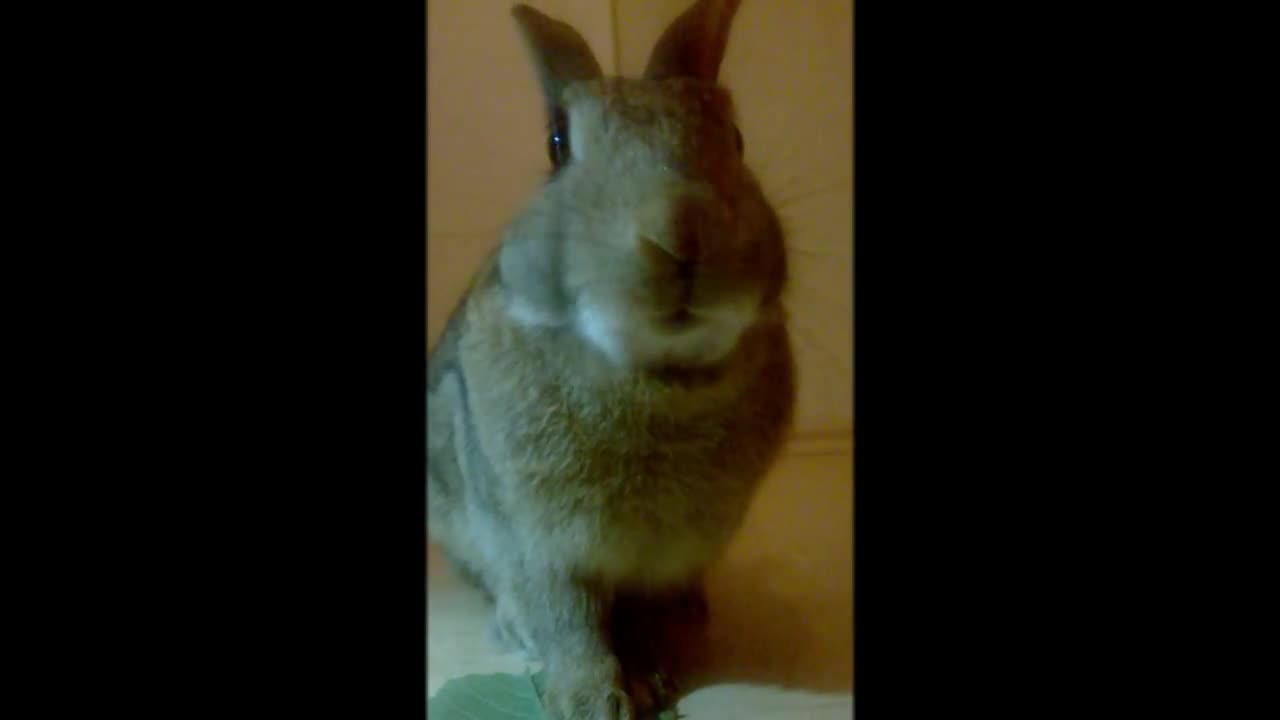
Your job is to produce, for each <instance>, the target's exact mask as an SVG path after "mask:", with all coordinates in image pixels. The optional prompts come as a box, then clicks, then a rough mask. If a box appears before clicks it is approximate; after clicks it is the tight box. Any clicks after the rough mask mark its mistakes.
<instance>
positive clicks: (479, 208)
mask: <svg viewBox="0 0 1280 720" xmlns="http://www.w3.org/2000/svg"><path fill="white" fill-rule="evenodd" d="M687 1H688V0H612V2H610V1H609V0H542V1H540V2H531V3H530V4H532V5H534V6H535V7H537V8H539V9H540V10H542V11H544V12H546V13H548V14H550V15H553V16H556V17H559V18H561V19H563V20H566V21H567V22H569V23H570V24H572V25H574V26H575V27H576V28H578V30H579V31H581V32H582V33H583V35H584V36H585V37H586V38H587V40H588V42H590V43H591V46H592V48H593V49H594V50H595V52H596V56H597V57H598V58H599V60H600V63H601V65H602V66H604V68H605V71H606V72H610V73H612V72H617V71H618V64H619V63H620V65H621V71H622V72H623V73H624V74H634V73H637V72H639V71H640V70H641V69H642V68H643V66H644V63H645V60H646V57H647V53H648V51H649V48H650V47H651V46H652V44H653V42H654V40H656V39H657V36H658V33H659V32H660V31H661V29H662V28H663V27H664V26H665V24H666V23H667V22H669V21H670V20H671V19H672V18H673V17H675V16H676V15H677V14H678V13H679V12H680V11H681V10H682V9H683V8H684V7H686V3H687ZM511 4H512V3H511V2H509V1H508V0H429V1H428V2H427V21H428V26H427V60H428V66H427V81H428V93H427V130H428V134H427V152H428V162H427V204H428V208H429V213H428V218H427V261H428V274H427V294H428V312H427V333H428V341H429V342H431V343H434V342H435V338H436V337H437V336H438V334H439V332H440V330H441V329H442V328H443V327H444V322H445V320H446V318H447V317H448V313H449V311H450V310H451V309H452V307H453V305H454V303H455V302H456V301H457V298H458V296H459V294H460V293H461V291H462V288H463V286H464V285H465V283H466V281H467V279H468V277H469V276H470V274H471V272H472V271H473V270H474V269H475V267H476V265H477V264H478V262H479V260H480V258H481V257H482V256H483V255H484V254H485V253H486V252H488V251H489V250H490V249H491V248H492V247H494V245H496V243H497V241H498V238H499V236H500V233H501V229H502V227H503V226H504V225H505V223H506V222H507V221H508V220H509V219H510V218H511V217H512V216H513V215H514V214H515V213H517V212H518V211H519V210H520V208H521V207H522V206H523V205H524V203H526V202H527V201H528V199H529V198H530V196H531V195H532V194H533V193H534V191H535V190H536V188H537V186H538V184H539V183H540V182H541V179H542V177H543V176H544V174H545V172H546V159H545V143H546V140H545V138H544V137H543V126H544V120H543V118H542V116H541V111H542V109H541V105H540V103H539V99H538V95H537V86H536V82H535V79H534V75H533V69H532V66H531V65H530V64H529V61H528V59H527V58H526V56H525V54H524V48H523V46H522V45H521V44H520V41H519V38H518V36H517V35H516V31H515V26H514V23H513V21H512V20H511V17H510V7H511ZM852 14H853V8H852V1H851V0H786V1H784V0H744V2H743V5H742V9H741V11H740V12H739V15H738V18H737V21H736V23H735V26H734V31H733V35H732V37H731V40H730V43H729V50H728V55H727V57H726V58H725V61H724V65H723V69H722V71H721V79H722V81H723V82H724V84H725V85H727V86H728V87H729V88H730V89H731V90H733V91H734V94H735V97H736V99H737V103H738V107H739V113H740V115H741V123H740V125H741V127H742V132H743V136H744V137H745V139H746V143H747V158H748V161H749V162H750V163H751V165H752V166H753V167H754V168H755V169H756V171H757V173H758V174H759V175H760V178H761V182H762V183H763V184H764V186H765V188H766V191H768V192H769V195H770V197H771V198H772V199H773V201H774V203H775V205H776V206H777V207H778V211H779V213H780V214H781V215H782V218H783V222H784V225H785V227H786V228H787V230H788V233H789V243H790V247H791V263H792V288H791V291H790V296H789V299H788V306H789V308H790V310H791V313H792V330H793V336H794V339H795V345H796V354H797V356H798V360H799V363H800V372H801V376H800V378H801V397H800V406H799V416H798V418H797V425H798V426H797V432H798V433H801V434H826V433H829V432H832V431H843V430H849V429H851V428H852V422H853V421H852V417H853V409H852V402H851V401H852V370H853V353H852V351H853V348H852V336H851V332H852V281H853V257H852V256H853V253H852V237H853V235H852V233H853V229H852V228H853V196H852V187H853V183H852V172H853V136H852V123H853V96H852V89H853V37H852V33H853V20H852ZM615 29H616V32H615ZM615 41H616V43H617V44H616V47H615Z"/></svg>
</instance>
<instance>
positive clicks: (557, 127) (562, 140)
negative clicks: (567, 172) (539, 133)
mask: <svg viewBox="0 0 1280 720" xmlns="http://www.w3.org/2000/svg"><path fill="white" fill-rule="evenodd" d="M568 128H569V123H568V121H567V119H566V118H565V116H564V113H563V112H561V111H556V113H555V116H554V117H553V118H552V120H551V128H550V136H549V137H548V138H547V154H548V155H549V156H550V157H551V165H552V167H553V168H554V169H555V170H559V169H560V168H562V167H564V165H565V164H566V163H568V162H569V132H568Z"/></svg>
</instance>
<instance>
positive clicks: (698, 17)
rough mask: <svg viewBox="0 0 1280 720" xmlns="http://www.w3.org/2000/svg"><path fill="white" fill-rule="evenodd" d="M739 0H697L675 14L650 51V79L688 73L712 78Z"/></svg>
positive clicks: (684, 75) (727, 37)
mask: <svg viewBox="0 0 1280 720" xmlns="http://www.w3.org/2000/svg"><path fill="white" fill-rule="evenodd" d="M739 4H740V0H698V2H697V3H696V4H694V6H693V7H691V8H689V9H688V10H686V11H685V12H684V14H683V15H681V16H680V17H678V18H676V19H675V21H673V22H672V23H671V26H670V27H668V28H667V30H666V32H664V33H663V34H662V37H661V38H659V39H658V44H657V45H655V46H654V48H653V52H652V53H651V54H650V55H649V64H648V66H647V67H645V70H644V76H645V77H646V78H648V79H650V80H662V79H664V78H671V77H687V78H695V79H698V80H705V81H707V82H715V80H716V76H717V75H719V74H720V61H721V60H723V59H724V49H725V46H726V45H728V43H729V26H730V25H732V24H733V16H734V14H735V13H736V12H737V11H738V5H739Z"/></svg>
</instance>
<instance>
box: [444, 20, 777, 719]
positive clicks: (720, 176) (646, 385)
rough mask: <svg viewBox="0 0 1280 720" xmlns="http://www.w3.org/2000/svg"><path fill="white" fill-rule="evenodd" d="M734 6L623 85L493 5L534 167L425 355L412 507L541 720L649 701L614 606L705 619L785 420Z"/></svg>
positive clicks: (764, 213)
mask: <svg viewBox="0 0 1280 720" xmlns="http://www.w3.org/2000/svg"><path fill="white" fill-rule="evenodd" d="M738 4H739V3H738V2H736V1H730V0H700V1H699V2H697V3H696V4H694V5H693V6H692V7H690V8H689V9H688V10H686V11H685V12H684V13H683V14H682V15H680V16H679V17H678V18H677V19H676V20H675V21H673V23H672V24H671V25H670V26H669V27H668V28H667V29H666V30H665V32H664V33H663V34H662V36H661V38H660V40H659V41H658V43H657V44H656V46H655V47H654V49H653V51H652V54H651V56H650V59H649V61H648V65H647V67H646V69H645V71H644V74H643V76H642V77H640V78H625V77H605V76H604V75H603V73H602V71H601V68H600V65H599V63H598V62H597V61H596V59H595V57H594V56H593V55H592V52H591V49H590V48H589V47H588V45H587V43H586V41H585V40H584V39H583V38H582V37H581V35H580V34H579V33H578V32H577V31H576V30H574V29H573V28H572V27H570V26H569V25H567V24H565V23H563V22H560V21H558V20H554V19H552V18H550V17H548V16H546V15H544V14H542V13H540V12H538V11H537V10H534V9H533V8H531V7H529V6H527V5H522V4H521V5H516V6H514V8H513V10H512V15H513V17H514V19H515V21H516V25H517V27H518V29H519V32H520V35H521V36H522V38H523V40H524V41H525V44H526V45H527V48H528V50H529V54H530V55H531V57H532V60H533V63H534V65H535V67H536V70H537V76H538V80H539V82H540V85H541V90H542V97H543V100H544V102H545V104H546V113H547V119H548V123H549V139H548V152H549V155H550V160H551V165H552V168H551V172H550V174H549V176H548V177H547V178H546V180H545V182H544V183H543V184H542V186H541V188H540V189H539V191H538V192H537V194H536V196H535V197H534V198H533V199H532V201H531V203H530V204H529V205H528V206H527V208H526V209H525V210H524V211H523V212H522V213H521V214H519V215H518V216H517V217H516V218H515V219H514V220H513V221H512V222H511V224H510V226H509V227H508V228H507V230H506V231H505V234H504V235H503V237H502V240H501V242H500V244H499V247H498V248H497V250H496V251H495V252H494V253H492V254H491V255H490V256H489V257H488V258H487V259H486V260H485V261H484V262H483V264H482V266H481V268H480V269H479V271H478V272H477V273H476V274H475V276H474V277H473V278H472V280H471V283H470V285H469V287H468V288H467V289H466V291H465V293H464V295H463V298H462V300H461V301H460V302H459V304H458V306H457V307H456V308H455V309H454V311H453V314H452V315H451V316H450V318H449V321H448V323H447V325H446V328H445V330H444V332H443V334H442V336H441V337H440V339H439V341H438V342H437V344H436V346H435V347H434V348H433V349H432V350H431V352H430V353H429V354H428V359H427V408H428V431H427V439H428V445H427V466H428V470H427V516H428V531H429V534H430V537H431V538H432V539H433V540H434V541H435V542H436V543H437V544H438V545H440V546H441V547H442V548H443V549H444V550H445V552H446V553H447V555H448V557H449V558H450V560H451V562H452V563H453V564H454V565H455V566H456V567H457V568H458V570H459V571H460V572H461V574H462V575H464V576H465V577H466V578H468V579H470V580H471V581H472V582H474V583H475V584H476V585H478V586H479V587H480V588H481V589H482V590H483V591H484V592H485V593H486V594H487V595H488V596H489V597H490V598H491V599H492V601H493V604H494V607H495V625H494V627H495V632H496V633H497V635H498V636H499V638H500V639H502V640H503V641H504V642H507V643H510V644H511V645H512V646H514V647H515V648H517V649H524V650H525V651H526V652H528V654H529V655H530V656H532V657H535V658H538V659H540V660H541V661H542V662H543V663H544V669H545V671H546V686H545V692H544V695H543V702H544V704H545V705H546V708H547V710H548V712H549V713H550V715H551V716H552V717H554V718H557V719H558V720H585V719H587V718H591V719H593V720H594V719H596V718H606V719H608V720H622V719H627V718H633V717H638V716H639V714H641V713H644V712H646V711H648V710H649V709H651V706H652V703H653V702H654V697H655V696H656V695H657V694H659V693H660V692H661V691H662V688H660V687H658V688H655V687H652V685H653V682H654V681H652V680H651V679H650V678H652V677H659V678H661V677H662V676H661V674H659V675H656V676H655V675H653V674H652V673H651V668H649V667H648V666H647V665H645V663H646V662H648V661H651V660H652V659H653V657H652V655H650V656H649V657H648V659H647V660H637V661H636V663H635V664H633V663H632V662H631V660H629V658H628V655H627V653H620V652H619V650H618V648H617V647H615V645H616V643H615V637H616V635H617V633H615V632H614V631H613V630H611V623H612V622H613V621H614V619H615V618H613V615H612V612H613V610H614V608H615V606H616V605H618V604H619V603H620V602H622V600H623V599H625V598H640V599H641V602H640V604H641V606H642V607H643V606H644V603H645V602H649V601H651V602H652V607H653V612H652V614H653V616H654V617H657V616H659V615H661V614H662V613H661V612H660V610H661V609H662V608H664V607H666V608H669V607H671V606H672V605H673V603H674V605H677V606H682V607H685V608H692V609H693V610H692V613H693V614H694V615H701V614H702V613H703V611H705V608H706V601H705V596H704V595H703V591H702V586H701V583H702V578H703V577H704V576H705V572H706V570H707V568H708V567H709V566H710V565H711V564H712V563H713V562H715V561H716V560H717V559H718V558H719V557H721V556H722V555H723V553H724V551H725V548H726V546H727V545H728V543H729V541H730V540H731V538H732V537H733V536H734V534H735V533H736V532H737V531H738V529H739V528H740V526H741V524H742V521H743V519H744V516H745V514H746V511H747V509H748V506H749V505H750V503H751V500H752V498H753V496H754V494H755V492H756V490H757V488H758V486H759V484H760V482H761V481H762V479H763V477H764V476H765V474H766V473H767V472H768V470H769V469H770V467H771V466H772V464H773V463H774V461H775V460H776V458H777V457H778V455H779V453H780V452H781V447H782V444H783V442H784V440H785V438H786V435H787V433H788V432H789V431H790V428H791V423H792V416H793V405H794V402H795V370H794V362H793V358H792V351H791V344H790V340H789V337H788V331H787V326H786V316H785V313H784V310H783V307H782V301H781V295H782V292H783V290H784V288H785V286H786V278H787V259H786V250H785V246H784V237H783V233H782V228H781V224H780V222H779V220H778V216H777V214H776V212H775V211H774V209H773V207H772V206H771V205H770V204H769V202H768V201H767V200H766V199H765V197H764V195H763V192H762V190H761V188H760V185H759V183H758V181H757V180H756V178H755V177H754V176H753V175H752V173H751V171H750V170H748V168H747V167H746V165H745V164H744V145H743V140H742V136H741V133H740V132H739V131H738V128H737V126H736V124H735V110H734V106H733V102H732V98H731V96H730V94H729V93H728V91H727V90H726V89H724V88H723V87H721V86H719V85H718V84H717V82H716V78H717V75H718V73H719V68H720V64H721V61H722V59H723V56H724V52H725V46H726V44H727V40H728V34H729V27H730V24H731V22H732V19H733V17H734V15H735V13H736V11H737V8H738ZM703 617H704V619H705V616H703ZM642 634H643V633H642ZM637 657H641V655H637ZM660 670H661V668H660Z"/></svg>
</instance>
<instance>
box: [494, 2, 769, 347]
mask: <svg viewBox="0 0 1280 720" xmlns="http://www.w3.org/2000/svg"><path fill="white" fill-rule="evenodd" d="M737 5H738V3H737V2H736V1H733V0H700V1H699V2H698V3H697V4H695V5H694V6H693V7H692V8H690V9H689V10H688V11H686V12H685V13H684V14H683V15H681V16H680V17H679V18H677V19H676V20H675V21H674V22H673V24H672V25H671V26H670V27H669V28H668V29H667V30H666V32H665V33H664V34H663V35H662V37H661V39H660V40H659V41H658V43H657V45H656V47H655V48H654V50H653V53H652V55H651V57H650V59H649V62H648V66H647V67H646V69H645V72H644V74H643V76H642V77H641V78H620V77H610V78H606V77H604V76H603V74H602V72H601V69H600V65H599V63H598V62H597V61H596V60H595V58H594V56H593V55H592V53H591V50H590V48H589V47H588V46H587V43H586V41H585V40H584V39H583V38H582V37H581V36H580V35H579V34H578V33H577V32H576V31H575V30H574V29H573V28H571V27H569V26H568V25H566V24H564V23H562V22H559V21H556V20H553V19H551V18H548V17H547V16H545V15H543V14H541V13H539V12H538V11H536V10H533V9H532V8H530V7H528V6H525V5H519V6H516V8H515V9H514V11H513V15H514V16H515V18H516V20H517V24H518V25H519V28H520V30H521V33H522V35H523V36H524V39H525V41H526V43H527V45H528V47H529V49H530V51H531V55H532V57H533V59H534V64H535V66H536V68H537V72H538V77H539V80H540V81H541V86H542V94H543V98H544V100H545V104H546V109H547V117H548V124H549V133H548V134H549V139H548V149H549V153H550V158H551V162H552V172H551V176H550V177H549V179H548V180H547V182H546V183H545V184H544V185H543V187H542V188H541V189H540V191H539V193H538V195H537V196H536V197H535V199H534V200H533V202H532V203H531V204H530V205H529V207H528V208H527V209H526V210H525V211H524V212H523V214H522V215H521V216H519V217H518V218H517V219H516V220H515V221H514V222H513V223H512V225H511V227H510V228H509V230H508V232H507V235H506V237H505V238H504V240H503V247H502V248H501V251H500V255H499V272H500V278H501V282H502V284H503V285H504V287H505V289H506V291H507V297H508V303H509V305H508V307H509V311H510V313H511V316H512V318H513V319H514V320H515V321H516V322H519V323H522V324H524V325H527V326H530V327H535V328H548V329H552V328H558V329H561V330H568V331H570V332H572V333H574V334H576V335H577V336H578V337H580V338H581V339H583V340H585V341H586V342H588V343H589V344H590V345H592V346H594V347H595V348H596V349H597V350H599V351H600V352H602V353H603V354H604V355H605V356H607V357H608V358H609V359H610V360H611V361H612V362H614V363H616V364H619V365H624V366H630V367H644V366H702V365H714V364H717V363H719V362H721V361H722V360H724V359H725V358H727V357H729V356H730V354H731V353H732V351H733V350H734V348H735V347H736V346H737V343H738V340H739V338H741V337H742V335H743V333H745V332H746V331H747V330H748V329H750V328H752V327H753V326H755V325H756V324H758V323H762V322H780V321H781V311H780V309H779V306H780V302H779V295H780V293H781V290H782V287H783V285H784V283H785V279H786V255H785V250H784V246H783V236H782V231H781V227H780V224H779V222H778V218H777V215H776V213H775V212H774V210H773V208H772V207H771V206H770V205H769V203H768V202H767V201H766V200H765V198H764V195H763V194H762V192H761V190H760V187H759V184H758V183H757V181H756V179H755V177H754V176H753V175H752V174H751V172H750V171H749V170H748V169H747V167H746V165H745V164H744V162H743V149H744V148H743V139H742V136H741V134H740V132H739V131H738V128H737V126H736V124H735V117H734V106H733V101H732V99H731V97H730V95H729V93H728V92H727V91H726V90H725V89H724V88H722V87H720V86H719V85H717V84H716V77H717V75H718V72H719V67H720V62H721V60H722V58H723V56H724V51H725V46H726V43H727V38H728V31H729V26H730V23H731V21H732V18H733V15H734V13H735V11H736V9H737Z"/></svg>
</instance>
